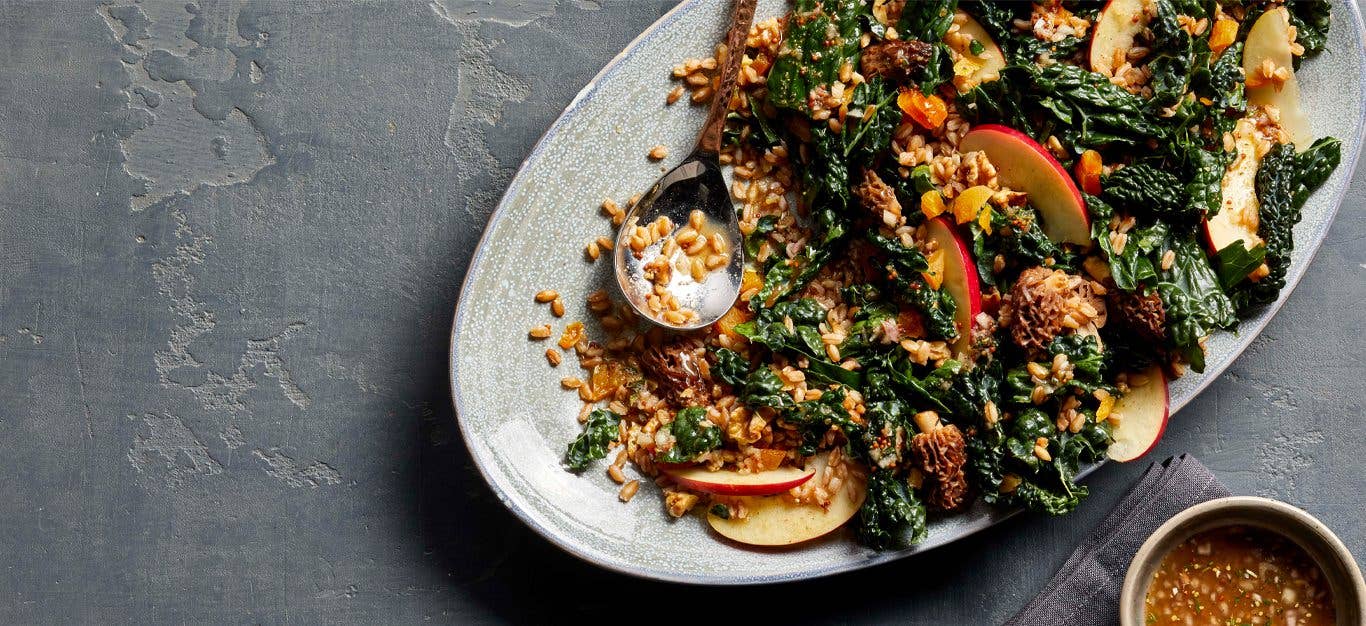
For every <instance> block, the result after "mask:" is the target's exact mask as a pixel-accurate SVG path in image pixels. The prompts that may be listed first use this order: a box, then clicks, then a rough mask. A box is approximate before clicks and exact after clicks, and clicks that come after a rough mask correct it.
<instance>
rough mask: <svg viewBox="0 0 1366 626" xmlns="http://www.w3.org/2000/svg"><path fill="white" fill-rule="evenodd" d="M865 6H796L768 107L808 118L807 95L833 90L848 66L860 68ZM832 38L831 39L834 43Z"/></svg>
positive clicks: (811, 2) (813, 0) (833, 2)
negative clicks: (799, 113) (842, 71)
mask: <svg viewBox="0 0 1366 626" xmlns="http://www.w3.org/2000/svg"><path fill="white" fill-rule="evenodd" d="M866 8H867V7H866V6H865V5H864V3H863V2H862V0H826V1H824V2H822V1H820V0H796V1H795V2H794V6H793V12H794V13H795V14H796V15H798V16H800V19H790V20H788V21H787V32H786V33H784V34H783V47H782V49H781V50H780V51H779V53H778V58H777V59H775V60H774V62H773V68H772V69H770V70H769V74H768V102H769V103H771V104H773V105H774V106H776V107H778V108H781V109H787V110H790V111H799V112H802V113H807V114H809V113H810V112H811V111H810V110H809V109H808V106H807V95H808V94H809V93H811V90H812V89H814V88H816V87H820V86H829V85H830V84H831V83H832V82H833V81H834V80H835V79H836V78H837V77H838V76H839V70H840V67H841V66H843V65H844V64H845V63H846V62H852V63H853V64H854V66H856V67H857V66H858V62H857V55H858V50H859V36H860V34H861V33H860V27H859V22H860V19H861V16H862V15H863V14H864V12H865V11H866ZM832 35H833V37H832Z"/></svg>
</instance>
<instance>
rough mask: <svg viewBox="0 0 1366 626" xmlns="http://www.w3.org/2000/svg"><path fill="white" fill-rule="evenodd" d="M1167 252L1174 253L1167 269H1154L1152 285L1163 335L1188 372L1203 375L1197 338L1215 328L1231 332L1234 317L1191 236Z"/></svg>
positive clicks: (1206, 260)
mask: <svg viewBox="0 0 1366 626" xmlns="http://www.w3.org/2000/svg"><path fill="white" fill-rule="evenodd" d="M1171 251H1172V252H1173V253H1174V254H1175V257H1174V261H1173V263H1172V266H1171V269H1170V270H1165V271H1164V270H1160V269H1159V270H1158V272H1159V278H1158V283H1157V285H1156V287H1157V293H1158V295H1159V296H1161V297H1162V305H1163V308H1164V309H1166V314H1167V336H1168V338H1169V340H1170V341H1171V342H1172V346H1171V347H1172V348H1173V349H1175V350H1176V351H1178V352H1180V353H1181V354H1182V355H1183V356H1185V357H1186V361H1187V362H1188V363H1190V365H1191V369H1193V370H1195V371H1197V372H1203V371H1205V351H1204V349H1203V348H1201V347H1200V339H1201V338H1202V337H1205V336H1207V335H1209V334H1210V333H1211V332H1212V331H1214V330H1215V329H1225V330H1231V329H1232V328H1234V327H1235V326H1237V325H1238V316H1237V314H1236V312H1235V310H1234V307H1233V301H1232V300H1230V299H1229V297H1228V295H1226V294H1225V293H1224V290H1223V289H1221V288H1220V286H1219V277H1218V275H1216V274H1215V273H1214V269H1213V268H1211V267H1210V263H1209V259H1208V258H1207V257H1206V256H1205V252H1204V250H1203V248H1202V247H1201V245H1200V244H1199V243H1197V242H1196V240H1195V237H1194V236H1193V235H1192V236H1190V237H1187V238H1183V239H1175V240H1173V241H1172V242H1171Z"/></svg>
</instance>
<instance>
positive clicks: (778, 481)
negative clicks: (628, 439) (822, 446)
mask: <svg viewBox="0 0 1366 626" xmlns="http://www.w3.org/2000/svg"><path fill="white" fill-rule="evenodd" d="M660 469H661V470H662V471H663V472H664V473H665V474H668V475H669V478H672V479H673V481H674V482H676V483H678V484H679V485H680V486H682V487H684V488H687V489H691V490H693V491H701V492H703V493H714V494H717V495H723V496H768V495H773V494H776V493H782V492H784V491H787V490H789V489H791V488H793V487H797V486H800V485H801V484H802V483H805V482H806V481H808V480H811V477H812V476H815V475H816V472H815V470H813V469H810V468H807V469H802V468H797V467H791V466H788V467H780V468H777V469H773V470H768V471H764V472H751V473H748V474H741V473H740V472H737V471H734V470H718V471H715V472H713V471H709V470H707V468H705V467H699V466H697V465H673V466H663V467H660Z"/></svg>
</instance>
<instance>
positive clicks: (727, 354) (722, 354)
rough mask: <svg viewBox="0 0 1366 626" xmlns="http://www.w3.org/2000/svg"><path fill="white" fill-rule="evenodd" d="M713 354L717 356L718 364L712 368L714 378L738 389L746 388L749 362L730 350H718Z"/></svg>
mask: <svg viewBox="0 0 1366 626" xmlns="http://www.w3.org/2000/svg"><path fill="white" fill-rule="evenodd" d="M713 354H715V355H716V364H715V365H712V366H711V376H712V378H715V379H717V380H720V381H721V382H723V383H726V384H727V385H730V386H732V387H734V388H736V389H740V388H741V387H744V386H745V380H746V379H747V378H748V377H749V361H746V360H745V358H744V357H742V356H740V354H739V353H737V352H736V351H734V350H731V349H729V348H718V349H717V350H716V351H715V352H714V353H713Z"/></svg>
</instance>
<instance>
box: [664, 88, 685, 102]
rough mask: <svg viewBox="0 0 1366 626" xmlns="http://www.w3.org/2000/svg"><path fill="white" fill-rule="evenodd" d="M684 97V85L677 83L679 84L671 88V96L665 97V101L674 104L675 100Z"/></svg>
mask: <svg viewBox="0 0 1366 626" xmlns="http://www.w3.org/2000/svg"><path fill="white" fill-rule="evenodd" d="M682 97H683V85H677V86H675V87H674V88H673V89H671V90H670V91H669V97H668V98H666V99H665V102H668V103H669V104H673V103H675V102H678V99H679V98H682Z"/></svg>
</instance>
